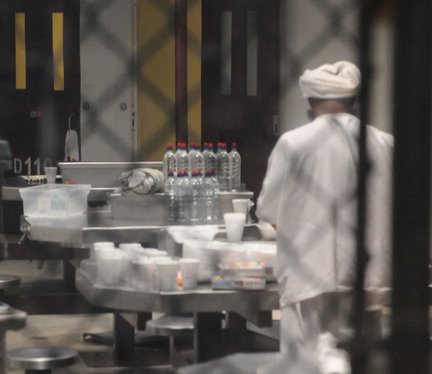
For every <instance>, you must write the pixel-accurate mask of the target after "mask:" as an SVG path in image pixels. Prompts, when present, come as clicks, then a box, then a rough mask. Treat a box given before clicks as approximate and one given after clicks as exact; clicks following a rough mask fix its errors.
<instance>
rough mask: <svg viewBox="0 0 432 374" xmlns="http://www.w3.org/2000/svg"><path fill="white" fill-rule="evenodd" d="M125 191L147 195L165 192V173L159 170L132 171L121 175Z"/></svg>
mask: <svg viewBox="0 0 432 374" xmlns="http://www.w3.org/2000/svg"><path fill="white" fill-rule="evenodd" d="M119 179H120V180H121V182H122V185H123V191H125V192H127V191H132V192H134V193H136V194H140V195H147V194H152V193H156V192H161V191H162V190H163V180H164V178H163V173H162V172H161V171H160V170H157V169H149V168H142V169H132V170H128V171H125V172H123V173H121V174H120V177H119Z"/></svg>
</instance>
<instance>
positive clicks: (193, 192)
mask: <svg viewBox="0 0 432 374" xmlns="http://www.w3.org/2000/svg"><path fill="white" fill-rule="evenodd" d="M189 193H190V205H189V222H190V224H191V225H197V224H199V223H201V222H202V221H203V216H204V214H203V213H204V212H203V211H204V209H203V208H204V184H203V178H202V175H201V171H200V170H198V169H195V170H193V171H192V175H191V178H190V181H189Z"/></svg>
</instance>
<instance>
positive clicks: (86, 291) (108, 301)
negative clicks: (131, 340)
mask: <svg viewBox="0 0 432 374" xmlns="http://www.w3.org/2000/svg"><path fill="white" fill-rule="evenodd" d="M76 287H77V289H78V290H79V291H80V293H81V294H82V295H83V296H84V297H85V298H86V299H87V300H88V301H89V302H90V303H91V304H92V305H96V306H100V307H104V308H109V309H114V310H118V311H123V312H160V313H174V314H179V313H203V312H220V311H222V310H226V311H235V312H237V313H240V314H242V313H254V312H260V311H271V310H273V309H277V308H278V307H279V296H278V292H277V284H276V283H269V284H268V286H267V289H266V290H264V291H237V290H212V289H211V288H210V284H202V285H200V286H199V287H198V288H197V289H196V290H188V291H174V292H141V291H134V290H131V289H130V290H129V289H120V288H107V287H103V286H98V285H95V283H94V280H92V279H91V277H90V276H89V275H88V274H87V273H85V272H83V271H82V270H78V271H77V273H76Z"/></svg>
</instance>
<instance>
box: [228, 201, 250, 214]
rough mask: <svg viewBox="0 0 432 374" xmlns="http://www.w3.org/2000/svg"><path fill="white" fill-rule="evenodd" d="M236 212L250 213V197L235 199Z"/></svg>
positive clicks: (234, 207) (234, 208) (233, 202)
mask: <svg viewBox="0 0 432 374" xmlns="http://www.w3.org/2000/svg"><path fill="white" fill-rule="evenodd" d="M232 204H233V210H234V213H244V214H247V213H248V205H249V199H233V201H232Z"/></svg>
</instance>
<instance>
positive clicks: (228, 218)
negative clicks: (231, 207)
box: [224, 213, 246, 242]
mask: <svg viewBox="0 0 432 374" xmlns="http://www.w3.org/2000/svg"><path fill="white" fill-rule="evenodd" d="M245 220H246V215H245V214H244V213H224V222H225V227H226V232H227V239H228V241H229V242H239V241H241V238H242V236H243V229H244V225H245Z"/></svg>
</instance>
